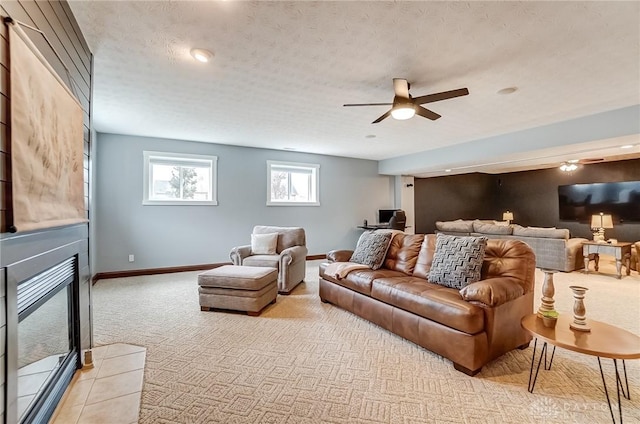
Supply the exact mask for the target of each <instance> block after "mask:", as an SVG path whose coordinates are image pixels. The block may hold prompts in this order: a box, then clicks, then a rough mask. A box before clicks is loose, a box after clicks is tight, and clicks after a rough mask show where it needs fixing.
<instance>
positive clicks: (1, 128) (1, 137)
mask: <svg viewBox="0 0 640 424" xmlns="http://www.w3.org/2000/svg"><path fill="white" fill-rule="evenodd" d="M0 152H5V153H11V143H9V126H8V125H6V124H3V123H0Z"/></svg>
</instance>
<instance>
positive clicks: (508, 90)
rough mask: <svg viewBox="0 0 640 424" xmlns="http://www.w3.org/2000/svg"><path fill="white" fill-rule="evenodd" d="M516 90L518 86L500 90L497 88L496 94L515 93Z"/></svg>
mask: <svg viewBox="0 0 640 424" xmlns="http://www.w3.org/2000/svg"><path fill="white" fill-rule="evenodd" d="M516 91H518V87H507V88H503V89H502V90H498V94H511V93H515V92H516Z"/></svg>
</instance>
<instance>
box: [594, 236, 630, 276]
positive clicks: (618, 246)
mask: <svg viewBox="0 0 640 424" xmlns="http://www.w3.org/2000/svg"><path fill="white" fill-rule="evenodd" d="M601 253H602V254H604V255H611V256H613V257H615V258H616V271H617V278H618V280H619V279H620V278H622V265H623V264H624V265H625V266H626V267H627V275H629V274H631V243H627V242H621V243H597V242H595V241H586V242H584V243H582V256H584V272H585V274H588V273H589V255H594V263H595V266H594V268H595V270H596V271H598V262H599V261H600V254H601Z"/></svg>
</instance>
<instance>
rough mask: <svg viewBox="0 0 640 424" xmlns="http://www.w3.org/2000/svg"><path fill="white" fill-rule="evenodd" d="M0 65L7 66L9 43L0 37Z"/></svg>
mask: <svg viewBox="0 0 640 424" xmlns="http://www.w3.org/2000/svg"><path fill="white" fill-rule="evenodd" d="M3 26H4V25H3ZM0 65H2V66H4V67H5V68H8V67H9V43H7V40H5V39H4V38H0Z"/></svg>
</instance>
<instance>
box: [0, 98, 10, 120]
mask: <svg viewBox="0 0 640 424" xmlns="http://www.w3.org/2000/svg"><path fill="white" fill-rule="evenodd" d="M0 122H1V123H3V124H8V123H9V98H8V96H7V95H6V94H5V93H0Z"/></svg>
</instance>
